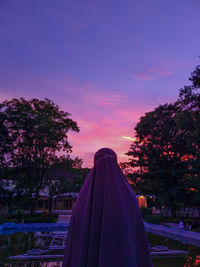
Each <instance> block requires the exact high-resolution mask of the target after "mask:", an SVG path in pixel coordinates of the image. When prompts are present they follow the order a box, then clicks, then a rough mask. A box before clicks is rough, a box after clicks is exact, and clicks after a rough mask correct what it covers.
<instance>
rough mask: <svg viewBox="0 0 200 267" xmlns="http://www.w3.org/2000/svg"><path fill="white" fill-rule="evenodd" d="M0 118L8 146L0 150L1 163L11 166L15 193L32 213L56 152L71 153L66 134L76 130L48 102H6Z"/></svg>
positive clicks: (65, 117)
mask: <svg viewBox="0 0 200 267" xmlns="http://www.w3.org/2000/svg"><path fill="white" fill-rule="evenodd" d="M0 116H1V119H2V120H1V125H0V127H1V128H3V131H1V138H2V139H3V140H5V144H6V145H7V146H5V147H6V148H5V149H4V150H1V151H0V153H1V156H0V157H1V161H2V162H3V163H4V162H5V165H6V166H11V167H12V170H13V173H12V177H13V178H14V179H15V182H16V190H17V193H18V195H23V194H24V196H25V197H26V199H27V203H28V205H29V207H30V209H31V213H33V212H34V209H35V207H36V203H37V200H38V196H39V191H40V190H41V189H42V188H44V186H45V181H46V180H45V174H46V172H47V170H48V168H49V166H50V165H51V164H53V163H54V161H55V160H56V159H57V153H58V152H65V153H70V152H71V149H72V147H71V145H70V144H69V142H68V134H67V133H68V132H69V131H75V132H78V131H79V128H78V126H77V123H76V122H75V121H73V120H72V119H70V118H69V116H70V114H69V113H67V112H64V111H62V110H60V108H59V107H58V106H57V105H55V104H54V103H53V102H52V101H50V100H49V99H45V100H38V99H31V100H26V99H24V98H20V99H12V100H10V101H8V100H6V101H4V102H3V103H1V105H0ZM7 147H8V148H7Z"/></svg>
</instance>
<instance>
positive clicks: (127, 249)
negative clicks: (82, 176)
mask: <svg viewBox="0 0 200 267" xmlns="http://www.w3.org/2000/svg"><path fill="white" fill-rule="evenodd" d="M152 266H153V265H152V261H151V256H150V252H149V244H148V241H147V237H146V233H145V229H144V223H143V219H142V216H141V213H140V209H139V206H138V202H137V198H136V195H135V193H134V192H133V190H132V188H131V187H130V185H129V183H128V181H127V179H126V177H125V176H124V175H123V173H122V172H121V170H120V168H119V166H118V164H117V155H116V153H115V152H114V151H113V150H112V149H109V148H102V149H100V150H98V151H97V152H96V154H95V156H94V167H93V168H92V169H91V171H90V173H89V174H88V176H87V178H86V180H85V182H84V184H83V186H82V188H81V190H80V193H79V196H78V199H77V201H76V203H75V206H74V208H73V213H72V217H71V221H70V226H69V232H68V237H67V245H66V249H65V255H64V262H63V267H152Z"/></svg>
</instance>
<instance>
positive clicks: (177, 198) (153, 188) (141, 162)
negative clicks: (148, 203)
mask: <svg viewBox="0 0 200 267" xmlns="http://www.w3.org/2000/svg"><path fill="white" fill-rule="evenodd" d="M189 81H190V82H191V85H189V86H185V87H184V88H182V89H180V91H179V97H178V99H177V101H175V102H174V103H167V104H164V105H160V106H158V107H156V108H155V109H154V110H153V111H151V112H148V113H146V114H145V115H144V116H142V117H141V118H140V120H139V122H138V123H137V125H136V127H135V140H134V142H133V143H132V144H131V147H130V150H129V152H128V153H127V155H128V156H130V162H129V163H127V164H125V165H126V166H125V167H127V168H129V169H130V168H133V170H134V171H133V172H129V174H128V176H129V179H131V180H132V181H133V186H134V189H135V190H136V191H137V192H138V193H146V194H152V195H154V196H156V202H155V203H154V204H155V205H157V206H158V207H161V206H165V207H168V208H170V209H171V211H172V215H174V216H175V213H176V210H177V208H180V207H192V206H195V207H200V91H199V90H200V66H197V67H196V69H195V70H194V72H193V73H191V77H190V78H189Z"/></svg>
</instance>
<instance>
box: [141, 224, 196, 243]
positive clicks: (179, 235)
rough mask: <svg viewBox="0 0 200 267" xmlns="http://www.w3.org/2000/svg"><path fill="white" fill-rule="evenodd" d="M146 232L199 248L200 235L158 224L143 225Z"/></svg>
mask: <svg viewBox="0 0 200 267" xmlns="http://www.w3.org/2000/svg"><path fill="white" fill-rule="evenodd" d="M144 224H145V228H146V231H147V232H149V233H152V234H157V235H161V236H165V237H168V238H171V239H175V240H178V241H181V242H182V243H186V244H190V245H193V246H196V247H200V233H196V232H192V231H187V230H182V229H178V228H175V227H166V226H163V225H159V224H151V223H146V222H145V223H144Z"/></svg>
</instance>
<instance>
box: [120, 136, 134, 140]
mask: <svg viewBox="0 0 200 267" xmlns="http://www.w3.org/2000/svg"><path fill="white" fill-rule="evenodd" d="M121 138H122V139H125V140H129V141H135V140H136V138H132V137H130V136H125V135H124V136H121Z"/></svg>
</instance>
